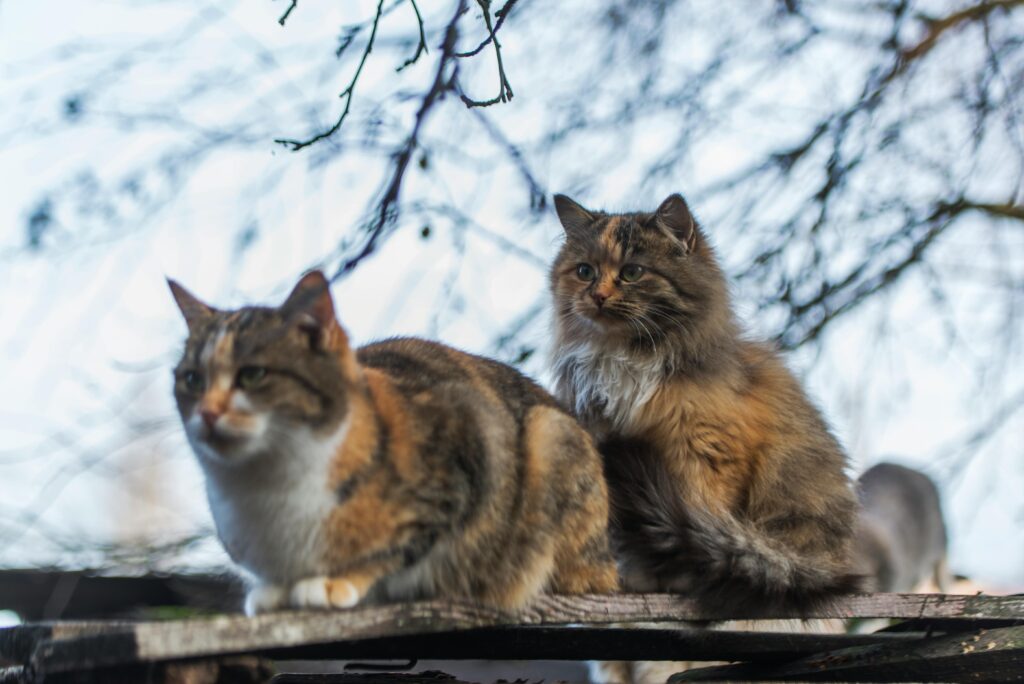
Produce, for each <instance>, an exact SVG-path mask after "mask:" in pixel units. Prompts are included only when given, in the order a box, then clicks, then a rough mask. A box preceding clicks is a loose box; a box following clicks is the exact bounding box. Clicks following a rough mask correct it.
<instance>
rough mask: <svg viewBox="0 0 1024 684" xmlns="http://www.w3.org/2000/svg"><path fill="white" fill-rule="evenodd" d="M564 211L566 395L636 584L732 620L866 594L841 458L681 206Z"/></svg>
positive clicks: (627, 580)
mask: <svg viewBox="0 0 1024 684" xmlns="http://www.w3.org/2000/svg"><path fill="white" fill-rule="evenodd" d="M555 206H556V209H557V211H558V216H559V218H560V220H561V222H562V226H563V227H564V228H565V236H566V239H565V244H564V246H563V247H562V249H561V251H560V252H559V254H558V257H557V259H556V260H555V262H554V265H553V267H552V269H551V289H552V293H553V296H554V305H555V313H556V330H557V332H556V334H557V337H556V341H555V349H554V355H553V366H554V371H555V374H556V381H557V387H558V394H559V395H560V399H562V400H563V401H564V402H565V403H566V405H567V406H569V407H571V408H572V409H573V410H574V411H575V412H576V413H577V415H578V416H579V417H580V419H581V420H582V422H583V423H584V425H585V426H586V427H588V428H589V429H590V430H591V431H592V432H593V433H594V434H595V436H597V438H598V440H599V442H600V443H601V451H602V454H603V456H604V459H605V471H606V474H607V477H608V486H609V491H610V496H611V499H612V518H613V531H612V541H613V546H614V548H615V549H616V553H617V555H618V556H619V561H620V570H621V572H622V579H623V583H624V584H625V586H626V587H627V588H630V589H633V590H670V591H680V592H684V593H687V594H690V595H692V596H694V597H696V598H698V599H701V600H703V601H705V602H706V604H708V605H710V606H714V607H715V608H721V609H725V610H730V609H734V608H743V609H747V610H749V609H750V608H755V609H756V608H761V609H773V608H776V607H782V606H785V607H801V606H807V605H810V604H814V603H816V602H820V601H827V600H828V599H829V598H830V597H832V596H834V595H836V594H838V593H843V592H848V591H850V590H853V589H855V588H856V587H857V585H858V581H857V578H856V577H855V576H854V575H853V574H852V573H851V570H850V568H851V566H850V557H849V555H850V542H851V536H852V532H853V527H854V518H855V513H856V510H857V500H856V497H855V495H854V492H853V489H852V487H851V483H850V481H849V478H848V476H847V474H846V472H845V468H846V458H845V456H844V453H843V451H842V449H841V447H840V446H839V444H838V443H837V441H836V439H835V438H834V437H833V436H832V434H831V433H830V432H829V429H828V427H827V426H826V424H825V421H824V420H823V418H822V417H821V415H820V414H819V412H818V411H817V409H815V407H814V406H813V405H812V404H811V402H810V401H809V400H808V398H807V396H806V395H805V393H804V391H803V390H802V389H801V387H800V384H799V383H798V382H797V380H796V379H795V378H794V377H793V375H792V374H791V373H790V372H789V371H788V370H787V369H786V367H785V366H784V364H783V363H782V361H781V360H780V359H779V357H778V356H777V355H776V353H775V352H773V351H772V350H771V349H770V348H769V347H768V346H767V345H764V344H760V343H756V342H751V341H748V340H746V339H744V338H743V337H742V336H741V334H740V330H739V327H738V325H737V323H736V320H735V318H734V315H733V312H732V308H731V305H730V300H729V293H728V286H727V283H726V279H725V276H724V275H723V273H722V270H721V268H720V267H719V264H718V261H717V259H716V257H715V253H714V251H713V250H712V247H711V245H710V244H709V242H708V240H707V238H706V236H705V235H704V233H703V232H702V231H701V229H700V228H699V227H698V225H697V222H696V221H695V220H694V217H693V216H692V215H691V213H690V211H689V209H688V207H687V205H686V202H685V201H684V200H683V198H682V197H681V196H679V195H672V196H670V197H669V198H668V199H666V200H665V201H664V202H662V204H661V206H659V207H658V209H657V210H656V211H654V212H652V213H647V212H637V213H626V214H609V213H604V212H599V211H590V210H587V209H585V208H583V207H582V206H580V205H579V204H577V203H576V202H574V201H572V200H571V199H569V198H568V197H565V196H563V195H559V196H556V197H555Z"/></svg>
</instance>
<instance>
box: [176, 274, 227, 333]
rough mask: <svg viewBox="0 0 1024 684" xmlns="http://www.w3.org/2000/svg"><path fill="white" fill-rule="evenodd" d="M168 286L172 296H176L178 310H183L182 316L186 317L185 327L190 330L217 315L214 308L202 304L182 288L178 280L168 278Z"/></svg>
mask: <svg viewBox="0 0 1024 684" xmlns="http://www.w3.org/2000/svg"><path fill="white" fill-rule="evenodd" d="M167 286H168V287H169V288H171V294H172V295H173V296H174V301H175V302H177V304H178V308H179V309H181V315H182V316H184V317H185V325H187V326H188V328H189V330H191V329H192V328H194V327H195V326H196V325H197V324H198V323H201V322H203V321H205V320H206V319H208V318H210V317H212V316H213V315H214V313H216V311H215V310H214V309H213V308H211V307H210V306H208V305H206V304H204V303H203V302H201V301H200V300H199V298H198V297H196V296H195V295H194V294H192V293H191V292H189V291H188V290H186V289H185V288H184V287H182V286H181V285H180V284H179V283H178V282H177V281H176V280H171V279H170V278H168V279H167Z"/></svg>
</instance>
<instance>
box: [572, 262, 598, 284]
mask: <svg viewBox="0 0 1024 684" xmlns="http://www.w3.org/2000/svg"><path fill="white" fill-rule="evenodd" d="M576 275H577V276H579V279H580V280H585V281H587V282H590V281H591V280H593V279H594V278H595V277H597V273H595V272H594V267H593V266H591V265H590V264H579V265H577V266H576Z"/></svg>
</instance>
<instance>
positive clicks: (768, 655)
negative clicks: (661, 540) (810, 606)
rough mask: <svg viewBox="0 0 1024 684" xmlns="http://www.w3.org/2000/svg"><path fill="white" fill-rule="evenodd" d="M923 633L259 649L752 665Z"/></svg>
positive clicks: (506, 636) (466, 635)
mask: <svg viewBox="0 0 1024 684" xmlns="http://www.w3.org/2000/svg"><path fill="white" fill-rule="evenodd" d="M919 638H921V635H917V634H898V635H891V634H883V635H874V634H802V633H785V632H768V633H761V632H745V631H727V630H709V629H702V628H680V629H671V630H670V629H651V628H642V629H631V628H621V629H620V628H606V629H601V628H588V627H579V628H566V627H511V628H485V629H475V630H467V631H462V632H445V633H440V634H419V635H414V636H403V637H385V638H381V639H360V640H356V641H343V642H337V643H330V644H314V645H311V646H296V647H293V648H290V649H270V650H267V651H260V652H259V653H260V655H263V656H266V657H269V658H272V659H275V660H354V659H360V660H410V659H411V660H477V659H483V660H731V661H734V660H750V661H758V662H784V661H790V660H794V659H796V658H800V657H804V656H808V655H812V654H815V653H820V652H822V651H826V650H833V649H837V648H845V647H851V646H858V645H867V644H875V643H879V642H883V641H906V640H908V639H919Z"/></svg>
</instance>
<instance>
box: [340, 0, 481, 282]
mask: <svg viewBox="0 0 1024 684" xmlns="http://www.w3.org/2000/svg"><path fill="white" fill-rule="evenodd" d="M465 13H466V0H459V4H458V6H457V8H456V10H455V14H454V16H453V17H452V19H451V21H449V22H448V26H447V28H446V29H445V38H444V43H443V44H442V45H441V57H440V59H439V60H438V63H437V70H436V71H435V72H434V80H433V82H432V83H431V85H430V89H429V90H427V92H426V94H425V95H424V96H423V101H422V102H421V103H420V108H419V110H418V111H417V112H416V121H415V123H414V124H413V127H412V131H410V133H409V136H408V137H407V138H406V139H405V142H404V143H402V146H401V147H400V148H399V149H398V150H397V151H396V152H395V154H394V155H393V159H394V171H393V172H392V174H391V179H390V180H389V181H388V184H387V187H386V188H385V190H384V193H383V196H382V199H381V201H380V204H379V205H378V207H377V211H376V216H375V217H374V218H373V220H372V221H371V222H370V223H369V224H368V225H367V227H366V231H367V236H366V239H365V240H364V242H363V246H362V247H361V248H360V250H359V251H358V252H357V253H356V254H355V255H354V256H351V257H349V258H348V259H346V260H345V261H344V262H342V263H341V265H340V266H338V268H337V270H336V271H335V272H334V274H333V275H332V276H331V281H335V280H338V279H339V278H341V277H343V276H345V275H346V274H348V273H350V272H351V271H352V270H353V269H355V267H356V266H358V265H359V264H360V263H361V262H362V261H363V259H365V258H366V257H368V256H370V255H371V254H372V253H373V252H374V251H376V249H377V246H378V242H379V240H380V239H381V236H382V235H383V234H384V231H385V230H386V229H387V228H388V227H390V226H393V225H394V224H395V223H396V222H397V221H398V203H399V199H400V198H401V192H402V183H403V181H404V180H405V172H406V170H407V169H408V167H409V162H410V161H411V160H412V155H413V153H414V152H415V151H416V149H417V148H418V147H419V135H420V130H421V129H422V127H423V124H424V123H425V122H426V120H427V118H428V116H429V114H430V112H431V110H432V109H433V108H434V105H436V104H437V103H438V102H439V101H440V100H441V99H442V98H443V97H444V95H445V93H447V92H448V91H450V90H452V89H454V88H455V82H456V79H457V77H458V66H457V65H456V68H455V69H454V70H453V71H452V73H451V74H450V75H446V74H447V72H448V70H449V69H448V66H449V64H451V63H452V62H453V60H454V59H455V52H454V49H455V43H456V41H457V40H458V23H459V19H460V18H461V17H462V15H463V14H465Z"/></svg>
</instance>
